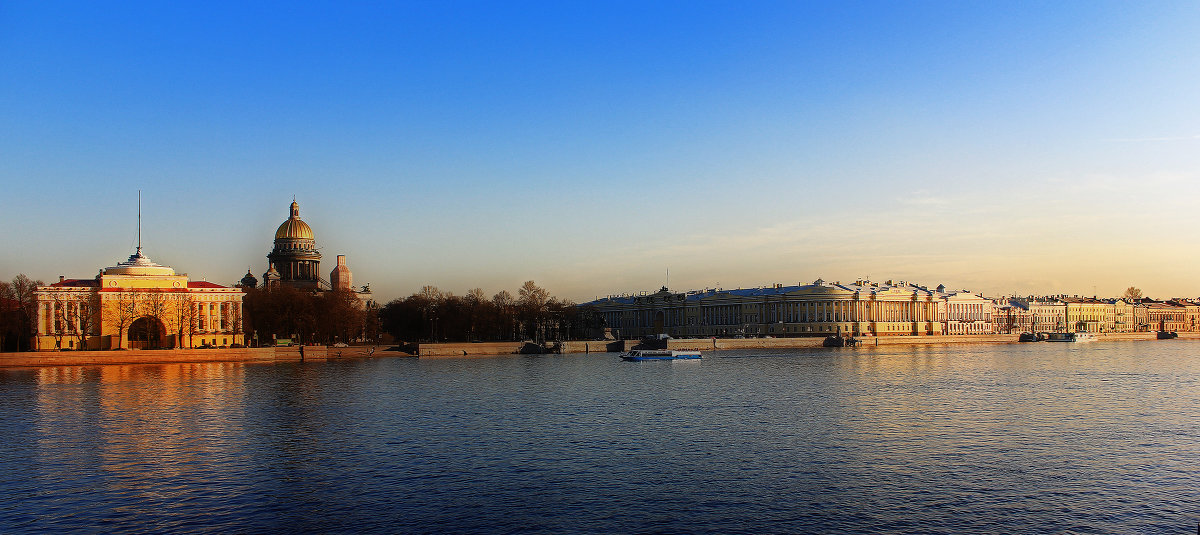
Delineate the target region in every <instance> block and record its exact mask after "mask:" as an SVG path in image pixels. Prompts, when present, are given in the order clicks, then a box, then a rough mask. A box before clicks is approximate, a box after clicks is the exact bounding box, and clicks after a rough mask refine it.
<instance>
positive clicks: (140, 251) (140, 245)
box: [137, 189, 142, 256]
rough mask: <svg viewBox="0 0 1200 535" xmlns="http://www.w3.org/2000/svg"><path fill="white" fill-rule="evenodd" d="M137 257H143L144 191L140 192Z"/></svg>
mask: <svg viewBox="0 0 1200 535" xmlns="http://www.w3.org/2000/svg"><path fill="white" fill-rule="evenodd" d="M137 255H138V256H142V190H140V189H139V190H138V248H137Z"/></svg>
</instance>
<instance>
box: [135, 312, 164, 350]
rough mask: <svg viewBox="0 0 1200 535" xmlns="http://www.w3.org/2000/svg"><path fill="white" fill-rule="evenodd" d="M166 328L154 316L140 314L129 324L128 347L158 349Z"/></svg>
mask: <svg viewBox="0 0 1200 535" xmlns="http://www.w3.org/2000/svg"><path fill="white" fill-rule="evenodd" d="M165 336H166V328H165V327H163V323H162V322H161V321H159V319H158V318H155V317H154V316H142V317H140V318H138V319H136V320H134V321H133V323H131V324H130V325H129V348H130V349H159V348H161V347H162V342H163V338H165Z"/></svg>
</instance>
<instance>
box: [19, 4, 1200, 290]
mask: <svg viewBox="0 0 1200 535" xmlns="http://www.w3.org/2000/svg"><path fill="white" fill-rule="evenodd" d="M244 4H246V3H241V2H238V3H232V2H231V3H222V2H195V3H185V2H147V3H135V2H117V3H94V2H89V3H65V2H11V1H10V2H4V3H2V4H0V121H2V123H0V124H2V125H3V128H0V186H2V188H0V225H3V228H4V232H3V236H4V238H3V241H2V242H0V245H2V246H3V254H2V255H0V279H8V278H11V276H13V275H15V274H17V273H25V274H28V275H30V276H32V277H37V278H42V279H46V280H50V279H56V278H57V276H58V275H66V276H68V277H90V276H92V275H94V274H95V273H96V271H97V270H98V269H99V268H101V267H104V266H109V265H113V264H114V263H115V262H117V261H119V260H122V259H123V258H124V257H126V256H128V255H129V254H131V253H132V252H133V247H134V246H135V245H136V203H137V201H136V199H137V191H138V190H139V189H141V190H142V191H143V199H144V208H143V212H144V217H145V219H144V221H145V230H144V242H145V251H146V253H147V254H148V255H149V256H150V257H151V258H152V259H154V260H155V261H158V262H160V263H164V264H168V265H171V266H173V267H175V268H176V269H177V270H179V271H183V272H187V273H189V274H190V275H191V276H192V277H193V278H196V279H200V278H204V279H207V280H210V281H215V282H221V283H226V284H230V283H233V282H234V281H236V280H237V279H238V278H240V277H241V276H242V274H244V273H245V270H246V268H247V267H249V268H251V269H252V270H253V271H254V273H255V274H258V275H261V273H262V272H263V271H265V270H266V268H267V265H266V258H265V255H266V253H267V252H268V250H269V249H270V247H271V239H272V237H273V232H274V230H275V227H276V226H278V224H279V223H280V222H282V221H283V219H285V218H286V216H287V205H288V203H290V202H291V200H292V197H293V195H294V196H295V197H296V199H297V200H298V201H299V203H300V206H301V215H302V217H303V218H304V219H305V221H307V222H308V223H309V224H310V225H312V226H313V228H314V230H315V231H316V233H317V241H318V245H319V246H320V247H321V248H322V251H323V253H324V254H325V259H326V262H323V263H322V270H323V271H325V272H328V271H329V270H330V269H332V268H333V266H334V262H333V260H334V256H335V255H337V254H346V255H348V257H349V264H350V267H351V268H352V269H353V271H354V275H355V282H356V283H359V284H361V283H364V282H370V283H371V284H372V287H373V288H374V290H375V291H376V293H377V295H378V296H379V297H381V298H383V299H391V298H394V297H399V296H404V295H408V294H410V293H412V292H414V291H416V290H417V289H419V288H420V287H421V286H422V285H425V284H432V285H436V286H438V287H440V288H442V289H443V290H449V291H453V292H455V293H459V294H462V293H465V292H466V291H467V290H468V289H470V288H472V287H476V286H478V287H482V288H483V289H484V290H485V291H486V292H488V293H489V294H491V293H494V292H496V291H499V290H501V289H508V290H510V291H515V289H516V288H517V287H518V286H519V285H520V284H521V282H523V281H525V280H529V279H532V280H534V281H536V282H537V283H539V284H540V285H542V286H543V287H545V288H547V289H548V290H549V291H550V292H551V293H552V294H555V295H558V296H560V297H566V298H571V299H574V300H577V301H585V300H589V299H591V298H594V297H596V296H601V295H607V294H611V293H620V292H636V291H640V290H653V289H657V287H658V286H660V285H662V284H663V282H664V275H665V270H666V269H668V268H669V269H670V273H671V279H670V285H671V286H672V287H673V288H675V289H692V288H705V287H716V286H722V287H726V288H732V287H739V286H754V285H761V284H771V283H775V282H781V283H789V284H794V283H797V282H802V281H803V282H808V281H811V280H813V279H816V278H818V277H821V278H824V279H826V280H851V279H856V278H860V277H864V276H869V277H871V278H873V279H876V280H884V279H905V280H911V281H914V282H920V283H926V284H930V285H936V284H938V283H944V284H946V285H947V286H950V287H954V288H969V289H972V290H975V291H982V292H987V293H989V294H998V293H1008V292H1021V293H1029V292H1035V293H1060V292H1066V293H1078V294H1088V295H1090V294H1092V293H1099V294H1107V295H1114V294H1119V293H1120V292H1121V291H1122V290H1123V289H1124V288H1125V287H1126V286H1129V285H1136V286H1139V287H1141V288H1142V289H1143V290H1144V291H1145V292H1146V293H1147V294H1148V295H1152V296H1158V297H1170V296H1197V295H1200V281H1198V280H1197V278H1196V276H1195V266H1196V265H1200V249H1198V248H1197V247H1196V246H1195V245H1196V243H1195V241H1194V239H1193V238H1192V235H1193V233H1194V231H1193V229H1195V228H1196V227H1197V225H1198V224H1200V216H1198V215H1197V213H1198V212H1197V210H1198V209H1200V206H1198V204H1197V201H1198V200H1200V180H1198V179H1200V176H1198V175H1200V150H1198V149H1200V105H1198V104H1197V95H1198V94H1200V74H1198V73H1200V38H1197V29H1200V4H1198V3H1196V2H1124V1H1123V2H1095V1H1087V2H1050V3H1047V2H1028V3H1022V2H991V3H989V2H957V1H956V2H829V3H809V2H778V3H775V2H749V3H746V2H722V3H718V2H692V1H689V2H656V3H645V2H624V3H623V2H596V3H583V2H545V3H541V2H496V3H475V2H457V3H455V2H420V3H409V4H405V3H396V4H392V3H382V5H380V4H375V3H343V2H336V3H335V2H331V3H327V4H320V3H312V2H301V3H294V2H280V3H275V4H269V3H250V4H251V5H244Z"/></svg>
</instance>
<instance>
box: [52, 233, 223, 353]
mask: <svg viewBox="0 0 1200 535" xmlns="http://www.w3.org/2000/svg"><path fill="white" fill-rule="evenodd" d="M244 295H245V293H244V292H243V291H242V290H241V289H238V288H229V287H225V286H221V285H219V284H214V283H211V282H205V281H189V280H188V276H187V274H179V273H175V270H174V269H171V268H170V267H167V266H162V265H159V264H155V263H154V262H151V261H150V259H149V258H147V257H145V256H143V255H142V254H141V248H140V247H139V248H138V252H137V253H135V254H134V255H132V256H130V257H129V260H127V261H125V262H120V263H118V264H117V265H116V266H113V267H109V268H105V269H102V270H100V274H99V275H97V276H96V277H95V278H93V279H66V278H64V277H59V281H58V282H57V283H54V284H51V285H48V286H39V287H38V289H37V291H36V292H35V298H36V300H37V336H36V338H35V344H36V345H35V347H36V348H37V349H38V350H42V351H49V350H59V349H156V348H193V347H221V346H232V345H234V344H243V343H244V339H243V335H242V297H243V296H244Z"/></svg>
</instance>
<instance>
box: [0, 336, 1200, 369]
mask: <svg viewBox="0 0 1200 535" xmlns="http://www.w3.org/2000/svg"><path fill="white" fill-rule="evenodd" d="M1017 336H1018V335H1016V334H986V335H948V336H882V337H864V338H860V340H861V341H862V343H863V345H864V346H867V347H878V346H896V345H941V344H1015V343H1018V342H1017ZM1097 337H1098V338H1099V340H1098V342H1117V341H1137V340H1155V334H1154V333H1152V332H1151V333H1102V334H1098V335H1097ZM1179 338H1181V339H1200V333H1179ZM823 341H824V339H823V338H820V337H812V338H703V339H676V340H669V341H668V342H667V347H668V349H677V350H684V349H691V350H700V351H721V350H736V349H795V348H811V347H821V344H822V342H823ZM1168 342H1169V341H1168ZM523 345H524V342H486V343H443V344H420V345H419V346H417V347H418V350H417V351H418V352H417V354H416V355H413V354H411V353H406V352H402V351H395V350H391V348H389V347H387V346H350V347H341V348H339V347H327V346H305V347H304V354H303V355H301V353H300V347H298V346H293V347H257V348H239V349H159V350H126V351H37V352H24V353H0V368H34V367H41V366H99V365H105V364H167V363H184V362H186V363H195V362H261V363H270V362H299V361H323V360H331V359H353V358H378V357H414V356H418V357H420V358H455V357H457V358H463V357H468V358H470V357H494V356H498V355H512V354H517V353H519V352H520V350H521V347H522V346H523ZM635 345H637V341H635V340H617V341H595V340H585V341H579V340H572V341H567V342H562V353H564V354H586V353H619V352H622V351H627V350H629V349H631V348H632V347H633V346H635Z"/></svg>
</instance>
